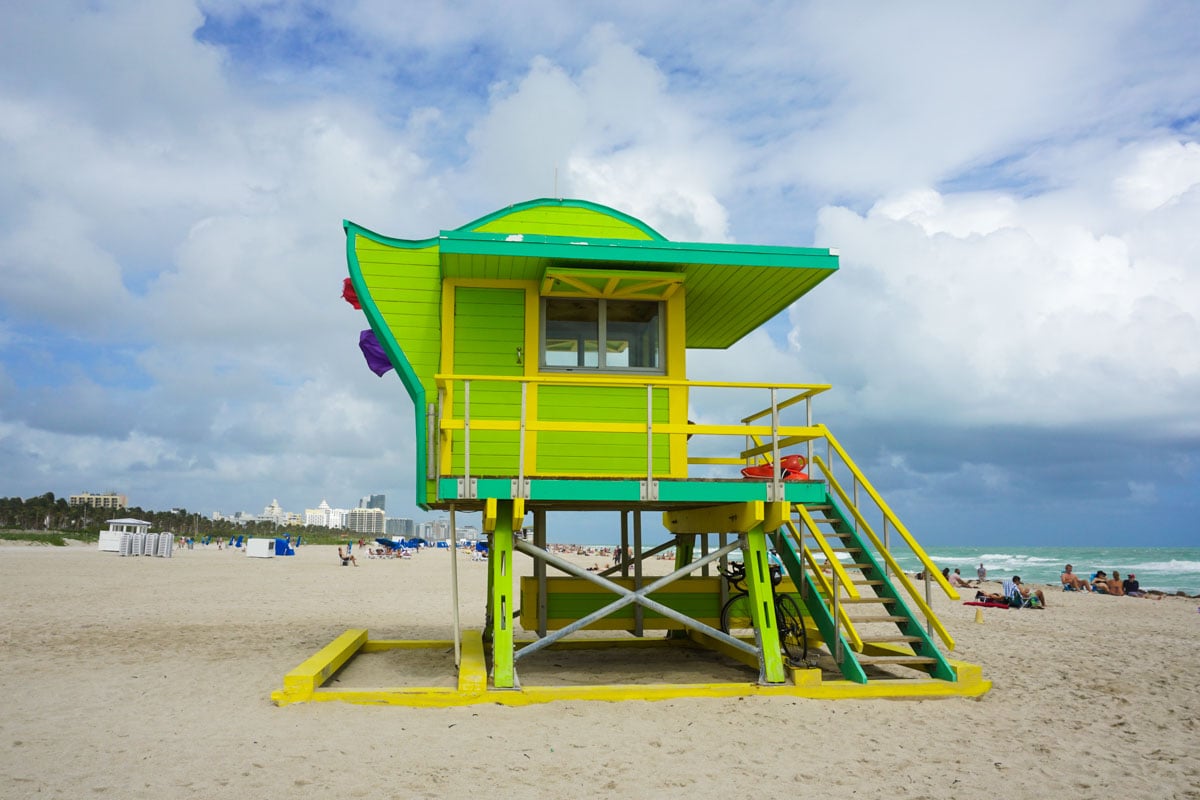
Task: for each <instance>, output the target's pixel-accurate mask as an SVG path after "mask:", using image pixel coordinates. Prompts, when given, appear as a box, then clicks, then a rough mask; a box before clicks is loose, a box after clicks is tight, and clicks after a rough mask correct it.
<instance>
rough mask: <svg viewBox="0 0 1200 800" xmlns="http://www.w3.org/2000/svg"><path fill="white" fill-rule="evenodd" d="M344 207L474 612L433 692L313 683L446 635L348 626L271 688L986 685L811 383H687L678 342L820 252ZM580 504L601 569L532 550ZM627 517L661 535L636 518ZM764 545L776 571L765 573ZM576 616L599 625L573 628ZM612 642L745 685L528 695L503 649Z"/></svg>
mask: <svg viewBox="0 0 1200 800" xmlns="http://www.w3.org/2000/svg"><path fill="white" fill-rule="evenodd" d="M344 225H345V230H346V252H347V259H348V262H349V271H350V281H351V284H352V287H353V290H354V293H355V294H356V295H357V302H358V303H360V304H361V308H362V312H363V314H364V315H365V317H366V320H367V322H368V324H369V326H370V329H371V331H372V332H373V333H374V336H375V338H376V339H377V340H378V343H379V345H380V346H381V347H382V350H383V352H384V353H385V354H386V357H387V360H388V361H389V362H390V363H391V365H392V366H394V367H395V370H396V373H397V374H398V376H399V378H400V380H401V383H402V384H403V386H404V389H405V390H406V392H407V394H408V397H409V399H411V401H412V403H413V408H414V411H415V419H416V430H415V434H416V464H417V475H418V477H417V482H416V483H417V486H416V502H417V504H418V505H419V506H420V507H421V508H423V509H441V510H447V511H449V512H450V515H451V521H450V522H451V524H450V527H451V529H452V530H453V529H454V528H455V524H456V523H455V518H454V515H455V513H456V512H459V511H480V512H482V514H483V529H484V531H485V532H486V534H487V537H488V553H487V558H488V593H487V597H488V600H487V615H486V620H487V621H486V624H485V627H484V630H482V631H460V630H459V625H458V619H457V607H456V612H455V619H454V638H453V645H454V649H455V654H456V665H457V669H458V685H457V688H455V689H453V690H450V689H445V688H436V687H405V688H397V689H386V688H380V689H367V690H364V689H356V690H348V689H337V688H331V687H325V686H323V684H324V683H325V681H327V680H328V678H329V677H330V675H332V674H333V672H335V671H336V670H337V669H338V668H340V667H341V666H342V665H343V664H344V663H346V662H347V661H348V660H349V659H350V658H352V657H353V656H355V655H356V654H357V653H360V652H372V651H376V650H381V649H387V648H392V647H408V648H414V647H445V646H447V645H448V644H449V643H450V642H448V641H447V642H443V641H436V642H404V641H373V640H370V639H369V638H368V636H367V631H365V630H357V629H355V630H350V631H347V632H346V633H345V634H343V635H342V636H340V637H338V639H337V640H335V641H334V642H333V643H332V644H330V645H329V646H328V647H326V648H325V649H323V650H322V651H321V652H320V653H318V654H316V655H315V656H313V657H312V658H310V659H309V660H308V661H306V662H304V664H302V665H300V666H299V667H298V668H297V669H296V670H293V671H292V672H291V673H289V674H288V675H287V676H286V677H285V680H284V688H283V690H282V691H278V692H275V693H274V695H273V697H274V699H275V701H276V702H277V703H279V704H285V703H290V702H303V701H311V700H346V701H351V702H366V703H395V704H409V705H454V704H464V703H472V702H501V703H509V704H520V703H529V702H542V701H546V700H552V699H559V698H567V697H569V698H577V699H578V698H584V699H589V698H596V699H610V700H611V699H621V698H625V697H636V698H641V699H647V698H665V697H677V696H687V695H697V694H701V695H707V696H712V695H738V694H790V695H803V696H810V697H870V696H888V697H897V696H929V695H978V694H982V693H983V692H986V691H987V690H988V688H990V682H988V681H986V680H984V679H983V678H982V675H981V672H980V670H979V668H978V667H976V666H974V665H970V664H965V663H962V662H958V661H954V660H951V659H949V658H948V657H947V656H946V655H945V653H944V652H943V650H942V649H941V648H944V649H945V650H952V649H953V647H954V643H953V639H952V638H951V636H950V634H949V632H948V631H947V630H946V628H945V627H944V625H943V624H942V623H941V622H940V621H939V620H938V619H937V617H936V615H935V614H934V613H933V611H932V609H931V607H930V593H931V592H932V591H935V590H936V591H942V592H945V593H946V594H947V595H948V596H950V597H952V598H955V599H957V594H956V592H955V590H954V589H953V588H952V587H951V586H950V585H949V584H948V583H946V582H945V581H944V580H943V578H942V575H941V573H940V572H939V570H938V569H937V567H936V566H935V565H934V564H933V562H932V561H931V560H930V559H929V557H928V556H927V555H926V554H925V552H924V551H923V550H922V549H921V548H920V546H919V545H918V544H917V542H916V541H915V540H914V539H913V537H912V536H911V535H910V534H909V532H908V531H907V529H906V528H905V527H904V525H903V524H902V523H901V522H900V520H899V519H897V517H896V515H895V514H894V513H893V512H892V511H891V509H890V508H889V507H888V506H887V504H886V503H885V502H884V500H883V499H882V497H880V495H879V494H878V492H877V491H876V490H875V489H874V487H872V485H871V484H870V482H869V481H868V480H867V478H866V477H865V476H864V475H863V474H862V472H861V471H860V470H859V469H858V467H857V466H856V465H855V463H854V462H853V461H852V460H851V458H850V457H849V455H847V453H846V452H845V450H844V449H843V448H842V446H841V445H840V444H839V443H838V441H837V440H836V439H835V438H834V436H833V435H832V434H831V433H830V431H829V430H828V429H827V428H826V427H825V426H824V425H822V424H820V423H819V422H817V421H815V419H814V408H813V406H814V399H815V398H817V397H818V396H819V395H820V394H821V393H823V392H825V391H827V390H828V389H829V388H830V387H829V386H826V385H814V384H798V383H785V382H777V381H772V380H764V381H762V382H755V383H745V382H715V381H692V380H689V379H688V377H687V369H686V358H687V350H688V349H689V348H717V349H722V348H727V347H729V346H731V345H732V344H734V343H735V342H737V341H738V340H739V339H741V338H742V337H744V336H745V335H747V334H748V333H750V332H751V331H753V330H755V329H756V328H758V327H759V326H761V325H763V324H765V323H766V322H767V321H768V320H770V319H771V318H772V317H774V316H775V315H776V314H778V313H779V312H781V311H783V310H784V309H786V308H787V307H788V306H789V305H790V304H791V303H793V302H794V301H796V300H797V299H798V298H800V297H802V296H803V295H805V294H807V293H808V292H809V291H811V290H812V289H813V288H815V287H816V286H817V285H818V284H819V283H821V282H822V281H823V280H825V279H826V278H828V277H830V276H831V275H832V274H833V273H834V272H835V271H836V270H837V268H838V256H837V253H836V252H835V251H833V250H828V249H820V248H796V247H765V246H750V245H738V244H706V243H692V242H672V241H668V240H667V239H665V238H664V237H663V236H662V235H660V234H659V233H658V232H656V231H655V230H654V229H653V228H651V227H650V226H649V225H647V224H645V223H644V222H641V221H640V220H637V219H635V218H633V217H631V216H629V215H627V214H624V213H621V212H619V211H616V210H614V209H612V208H608V207H605V206H601V205H598V204H595V203H591V202H585V201H581V200H569V199H541V200H533V201H530V202H526V203H521V204H518V205H514V206H510V207H508V208H505V209H502V210H500V211H497V212H495V213H493V214H489V215H488V216H485V217H483V218H481V219H478V220H476V221H474V222H472V223H469V224H467V225H464V226H463V227H461V228H456V229H453V230H443V231H441V232H439V233H438V235H437V236H435V237H433V238H429V239H423V240H404V239H394V238H389V237H386V236H382V235H380V234H377V233H374V232H372V231H369V230H366V229H365V228H362V227H360V226H358V225H356V224H354V223H352V222H346V223H344ZM764 377H767V376H764ZM701 396H702V399H703V400H704V401H705V405H706V406H711V407H714V408H727V407H730V406H732V405H734V404H736V405H737V406H738V407H739V408H743V411H742V412H740V413H739V414H737V415H732V416H731V418H729V419H715V420H714V419H708V418H707V415H706V413H705V411H704V410H703V409H701V410H699V411H697V410H695V408H694V406H693V401H694V400H695V399H696V398H699V397H701ZM693 417H694V419H693ZM579 512H608V513H610V514H611V519H612V520H613V526H614V528H613V529H614V533H615V532H616V530H617V529H618V526H619V531H620V540H621V548H620V553H621V557H620V558H619V559H618V563H616V564H615V565H613V566H611V567H608V568H607V569H604V570H602V571H599V572H592V571H588V570H585V569H583V568H581V567H579V566H578V565H577V564H575V563H573V562H571V561H570V560H568V559H565V558H563V557H561V556H559V555H557V554H555V553H554V552H552V551H551V549H550V548H548V547H547V538H548V537H547V525H548V519H549V518H550V515H553V517H552V520H551V521H552V522H553V523H554V524H555V525H561V528H558V529H560V530H569V529H570V526H571V523H570V522H569V520H570V519H571V517H572V515H574V514H577V513H579ZM651 514H652V515H653V517H654V521H655V522H657V521H658V520H659V519H661V527H662V531H661V536H659V537H658V539H660V541H655V542H651V539H654V538H655V537H654V534H652V533H650V532H648V531H645V530H644V528H643V524H644V522H646V517H647V515H651ZM563 520H567V521H565V522H564V521H563ZM897 550H898V551H899V552H903V553H906V554H915V555H916V557H917V558H918V559H919V561H920V562H921V563H922V564H923V565H924V566H923V571H924V575H925V576H928V577H926V578H925V580H924V581H923V582H921V583H914V581H913V580H912V579H910V578H909V577H908V576H906V575H905V574H904V573H903V572H902V571H901V569H900V566H899V564H898V563H897V561H896V557H895V555H894V553H895V552H896V551H897ZM672 551H673V553H674V566H675V569H674V570H673V571H672V572H670V574H668V575H665V576H660V575H654V576H650V575H646V574H644V570H643V567H644V566H645V565H646V564H647V561H646V560H647V559H650V558H654V557H656V556H659V554H661V553H669V552H672ZM514 552H521V553H524V554H526V555H528V556H530V557H531V558H532V559H533V562H534V569H533V575H532V576H526V577H524V578H523V579H521V580H520V581H516V580H514V572H513V554H514ZM738 555H740V556H741V561H742V563H743V564H744V569H745V575H746V577H745V581H744V586H743V587H736V586H735V587H731V586H730V583H729V581H728V580H727V579H726V578H725V577H724V575H723V574H722V573H721V572H720V571H719V570H718V565H720V566H721V567H724V566H725V565H726V564H727V559H729V557H730V556H733V557H734V558H735V559H736V557H737V556H738ZM772 558H777V559H778V560H780V561H781V562H782V567H783V570H782V572H783V575H782V580H778V579H777V580H776V583H777V584H778V585H775V586H773V585H772V583H773V582H772V575H771V572H770V569H769V562H770V560H771V559H772ZM450 560H451V565H452V569H456V566H455V565H456V563H457V560H456V557H452V558H451V559H450ZM739 590H740V591H743V592H744V593H745V594H746V601H745V603H744V607H745V608H746V609H747V610H746V611H745V612H743V613H744V616H746V617H748V619H747V620H745V621H744V622H743V623H742V624H743V625H744V626H745V627H744V628H743V629H741V630H740V631H730V630H727V629H728V627H729V626H728V625H725V626H722V624H721V615H722V614H721V612H722V609H723V608H724V607H725V606H726V605H727V604H728V599H729V597H730V596H731V594H732V593H735V592H737V591H739ZM780 596H787V597H790V598H792V600H793V601H794V605H795V606H798V607H799V608H800V609H801V613H802V617H803V620H802V627H803V629H804V630H803V631H802V632H803V633H804V634H805V638H806V639H807V644H808V648H809V652H810V653H811V654H812V658H805V659H803V660H800V661H799V662H797V661H796V660H789V659H788V658H787V657H786V654H785V653H784V652H783V650H782V649H781V643H780V637H779V636H778V635H777V633H776V631H777V630H778V626H779V625H780V620H778V619H777V613H776V609H777V607H778V606H777V604H776V603H774V602H772V601H773V600H775V599H777V598H779V597H780ZM518 626H519V627H520V628H521V629H522V630H523V633H520V634H518V633H517V632H516V631H515V630H514V629H515V628H517V627H518ZM585 629H586V630H588V631H597V630H601V631H611V632H612V636H610V637H607V638H598V637H597V636H596V634H594V633H592V634H589V635H587V636H585V637H578V636H576V634H578V633H579V632H580V631H583V630H585ZM663 632H665V633H663ZM939 642H940V644H941V648H939V645H938V643H939ZM626 645H628V646H636V647H645V646H662V647H668V648H670V647H676V648H702V649H707V650H712V651H716V652H718V653H721V654H723V655H724V656H727V657H730V658H732V659H735V660H736V661H739V662H742V663H744V664H746V665H748V666H749V667H750V669H749V670H747V675H748V678H747V680H745V681H742V682H722V683H713V682H709V683H701V684H696V683H688V684H656V685H653V686H646V685H644V684H639V685H632V686H631V685H624V686H622V685H616V686H614V685H611V684H607V683H606V684H605V685H602V686H571V687H562V686H554V687H551V686H530V685H528V683H527V682H522V681H521V680H520V677H519V675H520V665H521V663H522V661H523V660H524V659H533V658H538V657H539V653H543V652H544V651H546V650H548V649H552V648H558V647H564V646H571V647H619V646H626ZM542 657H544V656H542ZM526 663H528V662H526Z"/></svg>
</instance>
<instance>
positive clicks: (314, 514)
mask: <svg viewBox="0 0 1200 800" xmlns="http://www.w3.org/2000/svg"><path fill="white" fill-rule="evenodd" d="M348 513H349V512H348V511H346V509H344V508H330V507H329V503H327V502H325V501H324V500H322V501H321V505H319V506H317V507H316V508H306V509H304V524H305V525H316V526H320V527H322V528H344V527H345V526H346V515H347V514H348Z"/></svg>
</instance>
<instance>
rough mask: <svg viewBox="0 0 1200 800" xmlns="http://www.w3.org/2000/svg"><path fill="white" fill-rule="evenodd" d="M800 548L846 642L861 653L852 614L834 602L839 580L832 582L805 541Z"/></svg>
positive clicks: (860, 645) (861, 644)
mask: <svg viewBox="0 0 1200 800" xmlns="http://www.w3.org/2000/svg"><path fill="white" fill-rule="evenodd" d="M788 527H790V528H792V532H793V535H794V534H795V527H794V526H792V524H791V523H790V522H789V523H788ZM800 550H801V552H802V553H803V555H804V560H805V561H807V562H808V565H809V567H810V568H811V570H810V571H811V572H812V575H813V577H814V579H815V582H816V584H817V587H818V588H819V589H820V590H821V591H822V592H824V595H825V597H827V598H829V599H830V603H829V608H831V609H832V610H833V616H836V617H837V618H838V620H840V622H841V626H840V633H841V635H842V636H844V637H845V638H846V643H847V644H849V645H850V649H851V650H853V651H854V652H856V653H861V652H862V649H863V640H862V636H860V635H859V633H858V629H857V628H855V627H854V622H853V620H851V619H850V615H849V614H848V613H846V607H845V606H843V605H841V604H839V603H835V602H833V593H834V586H835V585H837V584H838V583H839V581H833V582H831V581H830V579H829V578H827V577H825V573H824V571H822V570H821V568H820V567H819V566H817V562H816V556H814V555H813V552H812V550H811V549H810V548H809V547H808V546H807V545H805V544H804V542H800ZM818 599H819V598H818Z"/></svg>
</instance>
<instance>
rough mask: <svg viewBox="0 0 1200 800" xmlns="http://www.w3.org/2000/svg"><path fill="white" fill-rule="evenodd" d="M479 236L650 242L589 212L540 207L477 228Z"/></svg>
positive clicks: (639, 233) (624, 224)
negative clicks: (561, 237) (521, 235)
mask: <svg viewBox="0 0 1200 800" xmlns="http://www.w3.org/2000/svg"><path fill="white" fill-rule="evenodd" d="M475 231H477V232H478V233H528V234H530V235H534V236H577V237H579V238H580V239H643V240H646V239H650V238H651V237H650V236H649V235H648V234H647V233H646V232H645V231H643V230H641V229H640V228H638V227H636V226H634V225H631V224H630V223H628V222H625V221H624V220H620V219H616V218H615V217H611V216H609V215H607V214H602V213H600V212H599V211H596V210H593V209H590V208H574V207H570V206H539V207H537V208H529V209H524V210H520V211H514V212H513V213H511V214H506V215H505V216H503V217H500V218H498V219H493V220H490V221H488V222H486V223H484V224H483V225H481V226H479V227H478V228H475Z"/></svg>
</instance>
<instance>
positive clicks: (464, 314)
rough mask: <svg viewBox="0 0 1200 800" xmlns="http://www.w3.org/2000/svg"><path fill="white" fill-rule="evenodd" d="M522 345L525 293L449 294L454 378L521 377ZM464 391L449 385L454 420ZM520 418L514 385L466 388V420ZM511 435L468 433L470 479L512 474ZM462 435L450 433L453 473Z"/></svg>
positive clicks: (514, 445)
mask: <svg viewBox="0 0 1200 800" xmlns="http://www.w3.org/2000/svg"><path fill="white" fill-rule="evenodd" d="M524 344H525V290H524V289H485V288H474V287H464V286H460V287H458V288H457V289H455V290H454V372H455V374H457V375H517V376H520V375H523V374H525V368H524V367H523V366H522V365H521V364H520V363H519V362H518V359H517V349H518V348H522V347H524ZM463 400H464V392H463V391H462V386H461V384H459V383H457V382H456V384H455V387H454V416H455V417H456V418H458V419H462V415H463V407H464V406H463ZM520 418H521V386H520V384H519V383H488V382H475V383H472V384H471V419H472V421H474V420H485V419H505V420H519V419H520ZM518 449H519V441H518V434H517V432H516V431H483V430H472V431H471V474H472V475H516V474H517V454H518ZM463 452H464V448H463V436H462V432H455V435H454V463H453V465H452V468H453V470H454V472H455V473H456V474H462V472H463Z"/></svg>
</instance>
